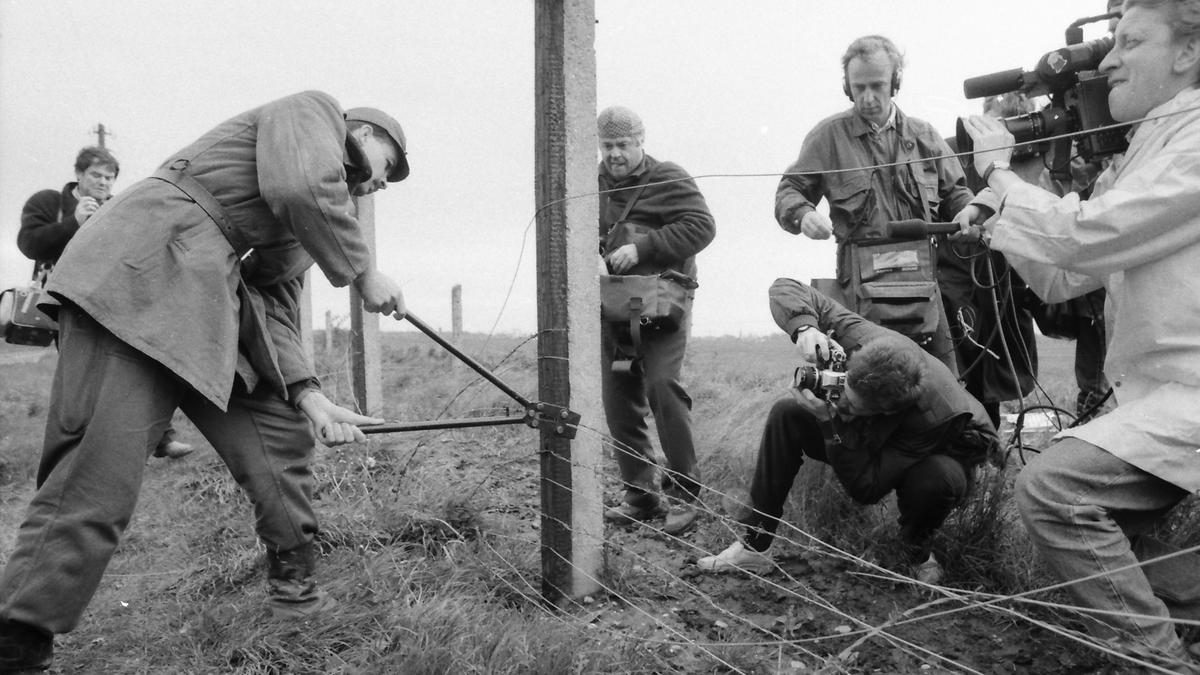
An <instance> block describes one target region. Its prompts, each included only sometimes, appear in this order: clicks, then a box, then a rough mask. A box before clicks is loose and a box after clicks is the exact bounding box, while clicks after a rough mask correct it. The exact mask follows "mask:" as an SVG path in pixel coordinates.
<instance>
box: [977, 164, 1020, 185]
mask: <svg viewBox="0 0 1200 675" xmlns="http://www.w3.org/2000/svg"><path fill="white" fill-rule="evenodd" d="M997 170H1004V171H1011V170H1012V167H1011V166H1009V165H1008V162H1006V161H1005V160H1002V159H993V160H992V161H991V163H990V164H988V165H987V167H986V168H984V170H983V173H982V174H980V176H979V177H980V178H982V179H983V184H984V185H985V186H986V185H987V184H988V179H989V178H991V177H992V173H993V172H994V171H997Z"/></svg>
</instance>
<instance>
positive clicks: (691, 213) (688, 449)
mask: <svg viewBox="0 0 1200 675" xmlns="http://www.w3.org/2000/svg"><path fill="white" fill-rule="evenodd" d="M597 131H598V132H599V138H600V154H601V160H602V161H601V162H600V168H599V185H600V242H601V247H600V248H601V254H602V255H603V256H604V260H605V263H606V265H607V267H608V271H609V273H610V274H615V275H625V274H634V275H653V274H660V273H662V272H665V271H667V270H673V271H674V272H678V273H681V274H684V275H687V276H688V277H691V278H692V279H695V278H696V254H697V253H699V252H700V251H702V250H703V249H704V247H706V246H708V244H709V243H710V242H712V240H713V236H714V235H715V234H716V224H715V223H714V222H713V217H712V214H711V213H710V212H709V210H708V204H707V203H705V201H704V196H703V195H702V194H700V190H699V189H698V188H697V187H696V182H695V181H694V180H692V178H691V176H689V175H688V173H687V172H686V171H684V170H683V169H682V168H681V167H679V166H678V165H677V164H673V163H671V162H660V161H658V160H657V159H655V158H653V157H651V156H649V155H647V154H646V153H645V150H644V149H643V147H642V146H643V142H644V141H645V128H644V127H643V125H642V120H641V118H639V117H638V115H637V113H635V112H634V111H632V110H630V109H629V108H624V107H621V106H613V107H611V108H607V109H605V110H603V111H602V112H601V113H600V115H599V117H598V118H597ZM690 326H691V317H690V316H685V317H684V319H683V321H682V325H681V326H679V327H678V328H675V329H672V328H669V327H663V326H655V325H649V326H645V327H643V328H642V329H641V330H640V331H639V333H640V335H639V336H638V337H639V339H638V340H636V342H637V343H638V344H637V346H635V344H634V343H635V340H634V339H633V335H632V331H631V329H630V326H629V325H627V324H621V323H608V322H605V324H604V326H603V339H602V350H603V359H602V370H601V379H602V384H603V398H604V412H605V415H606V417H607V419H608V428H609V433H610V434H611V435H612V437H613V440H614V442H615V444H616V453H617V465H618V466H619V467H620V471H621V480H622V482H623V483H624V487H625V495H624V501H623V503H622V504H621V505H620V506H617V507H614V508H610V509H608V510H607V511H605V514H604V517H605V519H606V520H608V521H610V522H614V523H619V524H624V525H629V524H634V523H638V522H644V521H653V520H658V519H660V518H665V519H666V520H665V523H664V524H663V531H664V532H666V533H667V534H672V535H678V534H682V533H684V532H686V531H688V530H690V529H691V528H692V526H693V525H694V524H695V521H696V515H697V512H696V509H695V506H694V502H695V501H696V498H697V496H698V495H699V493H700V482H699V480H700V472H699V469H698V467H697V465H696V447H695V444H694V442H693V439H692V421H691V409H692V399H691V397H689V396H688V394H687V391H685V390H684V388H683V384H682V383H681V382H680V371H681V369H682V366H683V357H684V353H685V351H686V349H687V339H688V332H689V330H690ZM630 360H632V361H634V362H635V363H636V364H637V366H636V367H633V368H628V369H620V370H621V372H617V371H614V369H613V363H614V361H616V362H621V361H630ZM651 413H653V415H654V422H655V426H656V427H657V429H658V439H659V443H660V444H661V446H662V451H663V455H664V456H665V457H666V467H665V469H666V470H665V471H663V472H662V473H663V474H665V475H662V476H661V479H660V476H659V467H658V466H657V463H656V462H655V460H654V455H653V448H652V443H651V440H650V435H649V429H648V425H647V423H646V417H647V415H649V414H651ZM659 485H662V486H663V487H664V488H665V491H666V501H664V498H663V497H662V496H660V495H659V490H658V487H659Z"/></svg>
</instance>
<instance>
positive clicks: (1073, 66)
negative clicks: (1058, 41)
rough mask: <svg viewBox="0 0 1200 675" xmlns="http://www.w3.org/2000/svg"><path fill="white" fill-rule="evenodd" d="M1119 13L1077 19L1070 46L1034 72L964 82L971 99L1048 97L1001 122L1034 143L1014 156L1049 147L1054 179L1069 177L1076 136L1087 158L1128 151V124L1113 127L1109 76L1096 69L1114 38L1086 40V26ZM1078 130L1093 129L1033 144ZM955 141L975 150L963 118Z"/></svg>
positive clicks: (1068, 34) (1020, 139) (1018, 71)
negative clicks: (1046, 101)
mask: <svg viewBox="0 0 1200 675" xmlns="http://www.w3.org/2000/svg"><path fill="white" fill-rule="evenodd" d="M1119 16H1120V13H1119V12H1111V13H1108V14H1102V15H1100V16H1093V17H1087V18H1083V19H1078V20H1076V21H1075V22H1074V23H1072V24H1071V25H1070V26H1068V27H1067V30H1066V43H1067V46H1065V47H1061V48H1059V49H1055V50H1054V51H1052V52H1048V53H1046V54H1044V55H1043V56H1042V57H1041V58H1040V59H1038V62H1037V65H1036V66H1034V68H1033V70H1031V71H1026V70H1022V69H1021V68H1014V69H1011V70H1005V71H1001V72H998V73H991V74H989V75H980V76H978V77H972V78H969V79H967V80H965V81H964V82H963V94H964V95H965V96H966V97H967V98H982V97H985V96H999V95H1001V94H1007V93H1009V92H1021V93H1023V94H1025V95H1026V96H1027V97H1029V98H1033V97H1035V96H1043V95H1048V96H1049V97H1050V104H1049V105H1047V106H1046V107H1045V108H1042V109H1041V110H1038V111H1035V112H1031V113H1028V114H1025V115H1017V116H1014V117H1006V118H1004V119H1002V120H1001V121H1002V122H1003V123H1004V126H1005V127H1007V128H1008V131H1009V133H1011V134H1012V135H1013V137H1014V138H1015V139H1016V141H1017V143H1029V144H1030V145H1029V146H1018V147H1017V148H1016V149H1015V154H1016V155H1018V156H1019V155H1021V154H1022V148H1023V147H1029V148H1033V149H1034V150H1033V151H1032V152H1030V153H1029V154H1047V150H1050V151H1051V152H1050V153H1049V156H1050V157H1052V158H1054V166H1053V167H1051V172H1052V173H1053V174H1054V175H1055V178H1062V179H1069V178H1070V157H1071V143H1072V140H1074V143H1075V144H1076V147H1077V149H1078V152H1079V155H1080V156H1081V157H1082V158H1083V159H1085V160H1087V161H1092V160H1095V159H1100V158H1103V157H1107V156H1108V155H1112V154H1114V153H1118V152H1124V150H1125V148H1126V147H1127V146H1128V141H1127V139H1126V137H1125V135H1126V132H1127V131H1128V125H1123V126H1120V127H1113V126H1112V125H1115V124H1116V121H1115V120H1113V118H1112V114H1111V113H1110V112H1109V109H1108V77H1107V76H1106V75H1103V74H1100V73H1099V72H1097V71H1096V69H1097V68H1098V67H1099V66H1100V62H1101V61H1103V60H1104V57H1105V56H1107V55H1108V52H1109V51H1110V50H1111V49H1112V47H1113V37H1112V36H1111V35H1107V36H1105V37H1102V38H1097V39H1095V40H1088V41H1087V42H1084V41H1083V26H1085V25H1087V24H1089V23H1094V22H1097V21H1107V20H1109V19H1112V18H1115V17H1119ZM1105 127H1109V128H1105ZM1093 130H1096V131H1093ZM1074 132H1091V133H1085V134H1083V135H1080V136H1076V137H1074V138H1072V137H1071V136H1067V137H1065V138H1058V139H1055V140H1054V141H1052V142H1047V143H1043V144H1036V145H1035V144H1033V142H1035V141H1039V140H1042V139H1047V138H1051V137H1054V136H1061V135H1063V134H1069V133H1074ZM955 140H956V141H957V142H958V148H959V149H960V150H963V151H968V152H969V151H971V150H972V149H973V146H974V144H973V143H972V141H971V137H970V135H968V134H967V133H966V130H965V129H964V128H963V121H962V118H959V120H958V124H957V125H956V129H955ZM1051 143H1052V145H1051ZM1047 145H1050V147H1046V146H1047Z"/></svg>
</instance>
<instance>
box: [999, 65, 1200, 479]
mask: <svg viewBox="0 0 1200 675" xmlns="http://www.w3.org/2000/svg"><path fill="white" fill-rule="evenodd" d="M1147 117H1148V118H1158V119H1150V120H1149V121H1146V122H1142V123H1140V124H1139V125H1138V126H1137V129H1136V130H1135V131H1134V133H1133V135H1132V137H1131V138H1130V144H1129V150H1128V151H1126V153H1125V155H1124V157H1122V158H1119V159H1117V160H1116V161H1114V162H1113V163H1112V165H1111V166H1110V167H1109V168H1108V169H1106V170H1105V171H1104V172H1103V173H1102V174H1100V177H1099V178H1098V179H1097V181H1096V187H1095V190H1094V191H1093V193H1092V197H1091V198H1090V199H1088V200H1086V201H1080V200H1079V198H1078V196H1077V195H1074V194H1069V195H1067V196H1065V197H1062V198H1059V197H1056V196H1055V195H1052V194H1051V193H1049V192H1046V191H1044V190H1040V189H1038V188H1036V187H1034V186H1031V185H1026V184H1018V185H1015V186H1013V187H1012V188H1010V189H1009V190H1008V192H1007V193H1006V195H1005V198H1004V205H1003V207H1002V209H1001V211H1000V213H999V214H998V216H997V221H996V224H995V227H994V233H993V236H992V247H993V248H996V249H999V250H1001V251H1003V252H1004V254H1005V256H1006V257H1008V259H1009V260H1010V261H1011V262H1012V263H1013V266H1014V267H1016V268H1017V271H1018V272H1020V274H1021V276H1022V277H1024V279H1025V280H1026V282H1027V283H1029V285H1030V288H1032V289H1033V290H1034V291H1035V292H1037V293H1038V295H1039V296H1041V297H1042V299H1044V300H1046V301H1047V302H1058V301H1062V300H1065V299H1067V298H1070V297H1075V296H1078V295H1082V294H1083V293H1086V292H1088V291H1091V290H1094V289H1096V288H1100V287H1101V286H1103V287H1105V288H1107V289H1108V302H1107V304H1106V306H1105V310H1104V312H1105V316H1106V317H1107V319H1108V323H1109V324H1110V325H1109V329H1110V330H1109V335H1110V336H1111V340H1110V342H1109V347H1108V357H1107V360H1106V362H1105V372H1106V374H1107V375H1108V378H1109V380H1111V381H1112V382H1113V386H1114V387H1116V395H1117V399H1118V402H1119V406H1118V407H1117V409H1116V410H1115V411H1113V412H1110V413H1108V414H1106V415H1104V416H1102V417H1099V418H1097V419H1096V420H1094V421H1092V422H1089V423H1087V424H1085V425H1083V426H1081V427H1079V428H1076V429H1073V430H1070V431H1067V432H1064V433H1063V435H1065V436H1073V437H1077V438H1079V439H1081V440H1084V441H1086V442H1088V443H1091V444H1093V445H1096V446H1098V447H1101V448H1103V449H1104V450H1106V451H1108V452H1110V453H1112V454H1113V455H1116V456H1117V457H1119V458H1121V459H1123V460H1125V461H1126V462H1129V463H1130V464H1133V465H1134V466H1136V467H1138V468H1140V469H1142V470H1144V471H1147V472H1149V473H1151V474H1154V475H1155V476H1158V477H1159V478H1162V479H1164V480H1166V481H1169V482H1171V483H1174V484H1175V485H1178V486H1179V487H1182V488H1184V489H1186V490H1189V491H1191V492H1197V491H1200V414H1198V413H1197V411H1200V89H1189V90H1186V91H1184V92H1181V93H1180V94H1178V95H1176V96H1175V97H1174V98H1173V99H1171V100H1170V101H1168V102H1166V103H1164V104H1162V105H1161V106H1158V107H1157V108H1155V109H1154V110H1152V111H1150V112H1149V113H1148V115H1147Z"/></svg>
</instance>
